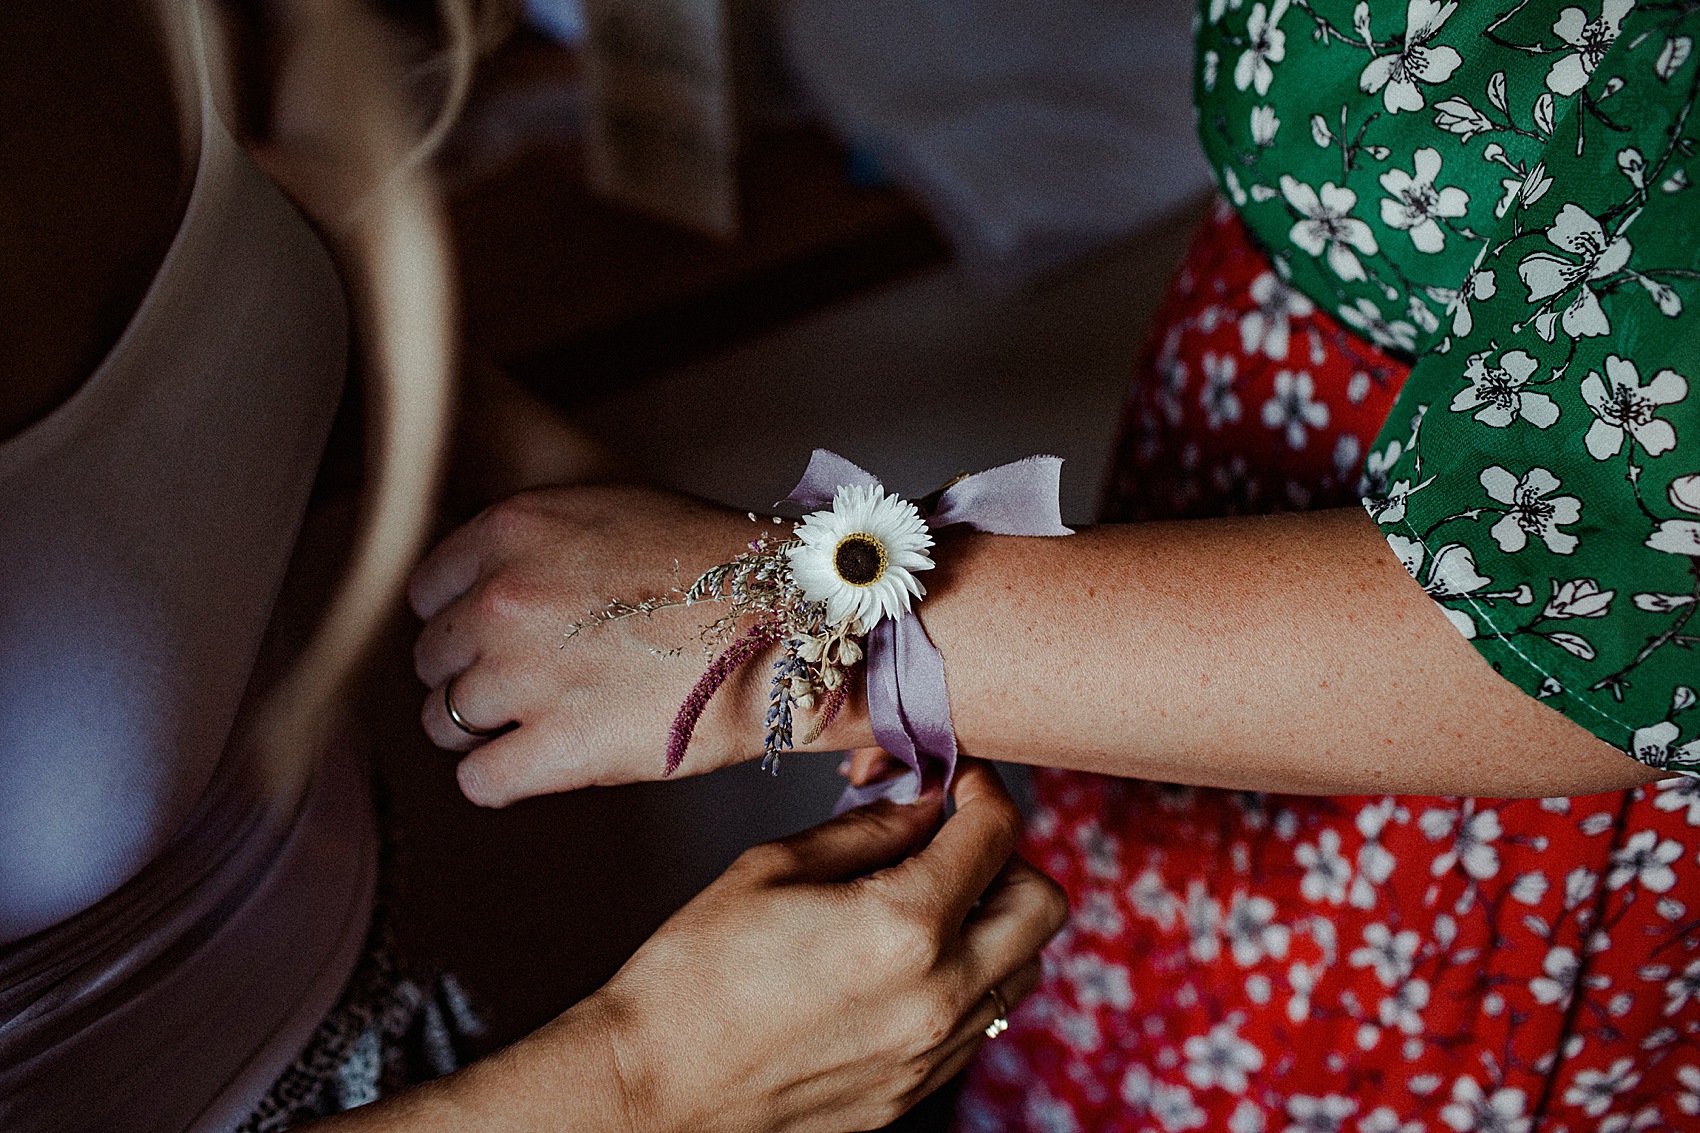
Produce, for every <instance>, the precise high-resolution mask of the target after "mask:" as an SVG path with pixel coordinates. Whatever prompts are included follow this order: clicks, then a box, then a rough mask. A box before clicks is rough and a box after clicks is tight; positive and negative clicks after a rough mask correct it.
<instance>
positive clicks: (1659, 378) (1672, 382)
mask: <svg viewBox="0 0 1700 1133" xmlns="http://www.w3.org/2000/svg"><path fill="white" fill-rule="evenodd" d="M1605 369H1606V378H1607V379H1608V381H1609V384H1608V381H1601V380H1600V375H1599V374H1597V373H1593V372H1590V373H1589V374H1588V376H1587V377H1585V378H1583V379H1582V400H1583V401H1585V402H1587V403H1588V408H1589V409H1592V410H1593V411H1594V423H1593V424H1592V425H1590V426H1589V427H1588V437H1587V445H1588V452H1589V453H1590V454H1592V456H1593V458H1594V459H1595V460H1610V459H1611V458H1612V457H1614V456H1616V455H1617V454H1618V453H1619V452H1621V451H1622V450H1623V437H1624V434H1625V433H1626V432H1627V433H1628V434H1629V436H1630V437H1631V438H1633V440H1634V442H1635V443H1636V444H1638V445H1640V446H1641V449H1642V451H1643V452H1645V453H1646V454H1647V455H1648V456H1658V455H1660V454H1661V453H1666V452H1669V451H1670V450H1671V449H1673V448H1675V447H1676V430H1675V429H1673V428H1672V427H1671V423H1670V422H1669V421H1666V420H1665V419H1664V418H1662V417H1660V416H1658V412H1659V410H1660V409H1662V408H1664V407H1665V406H1667V405H1674V404H1676V403H1677V402H1679V401H1681V400H1682V399H1683V398H1685V397H1687V396H1688V380H1687V379H1686V378H1684V377H1683V376H1682V375H1681V374H1679V373H1677V372H1676V371H1675V370H1660V371H1659V372H1658V373H1657V374H1655V375H1654V376H1653V380H1652V381H1650V382H1648V383H1647V384H1646V385H1645V386H1643V385H1642V384H1641V375H1640V374H1639V373H1637V372H1636V369H1635V363H1633V362H1631V361H1630V360H1629V359H1627V358H1619V357H1618V356H1617V355H1615V354H1608V355H1607V356H1606V366H1605Z"/></svg>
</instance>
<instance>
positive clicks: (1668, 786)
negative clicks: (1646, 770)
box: [1653, 775, 1700, 826]
mask: <svg viewBox="0 0 1700 1133" xmlns="http://www.w3.org/2000/svg"><path fill="white" fill-rule="evenodd" d="M1658 792H1659V793H1658V794H1657V795H1655V796H1654V797H1653V805H1654V806H1655V807H1657V808H1658V809H1660V810H1663V811H1681V812H1682V813H1683V817H1684V819H1685V820H1686V821H1687V823H1688V825H1690V826H1700V779H1696V778H1694V777H1693V776H1690V775H1678V776H1676V777H1675V778H1672V779H1661V780H1659V783H1658Z"/></svg>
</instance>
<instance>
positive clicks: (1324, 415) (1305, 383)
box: [1263, 370, 1328, 449]
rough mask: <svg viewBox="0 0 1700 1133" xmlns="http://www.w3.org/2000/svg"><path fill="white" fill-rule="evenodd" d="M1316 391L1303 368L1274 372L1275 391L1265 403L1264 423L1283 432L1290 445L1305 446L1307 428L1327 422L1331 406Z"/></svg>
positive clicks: (1317, 426)
mask: <svg viewBox="0 0 1700 1133" xmlns="http://www.w3.org/2000/svg"><path fill="white" fill-rule="evenodd" d="M1315 392H1316V384H1315V382H1314V381H1313V380H1312V378H1311V376H1310V375H1309V374H1308V373H1305V372H1304V371H1302V370H1301V371H1299V372H1298V373H1294V372H1293V371H1291V370H1282V371H1281V372H1280V373H1279V374H1276V375H1275V395H1274V396H1273V397H1271V398H1270V399H1269V400H1268V401H1266V402H1264V403H1263V423H1264V424H1265V425H1266V426H1268V427H1269V428H1271V429H1278V430H1280V431H1281V432H1282V433H1284V434H1285V436H1286V439H1287V447H1288V448H1292V449H1302V448H1304V447H1305V441H1306V439H1307V436H1306V432H1305V430H1306V429H1307V428H1310V429H1322V428H1326V427H1327V425H1328V406H1327V405H1326V404H1325V403H1323V402H1320V401H1317V400H1316V399H1315V397H1314V396H1313V395H1314V394H1315Z"/></svg>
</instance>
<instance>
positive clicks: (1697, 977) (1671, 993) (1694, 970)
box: [1665, 960, 1700, 1016]
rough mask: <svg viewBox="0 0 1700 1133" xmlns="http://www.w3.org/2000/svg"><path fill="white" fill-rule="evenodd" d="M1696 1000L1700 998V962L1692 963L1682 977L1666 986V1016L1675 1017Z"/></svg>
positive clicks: (1684, 970)
mask: <svg viewBox="0 0 1700 1133" xmlns="http://www.w3.org/2000/svg"><path fill="white" fill-rule="evenodd" d="M1696 998H1700V960H1695V961H1693V962H1691V963H1690V964H1689V965H1688V967H1686V968H1684V969H1683V970H1682V974H1681V975H1680V976H1677V977H1676V978H1675V979H1673V980H1671V981H1670V982H1669V983H1667V984H1665V1014H1666V1015H1667V1016H1669V1015H1675V1014H1676V1013H1677V1012H1678V1011H1681V1010H1682V1009H1683V1008H1684V1007H1686V1006H1688V1001H1689V1000H1690V999H1696Z"/></svg>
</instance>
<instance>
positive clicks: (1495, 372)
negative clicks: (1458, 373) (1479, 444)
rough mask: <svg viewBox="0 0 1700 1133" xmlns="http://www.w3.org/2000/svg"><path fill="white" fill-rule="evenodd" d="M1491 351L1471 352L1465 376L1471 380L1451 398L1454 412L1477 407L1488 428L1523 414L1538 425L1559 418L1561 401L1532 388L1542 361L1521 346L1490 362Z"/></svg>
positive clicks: (1477, 417) (1522, 416)
mask: <svg viewBox="0 0 1700 1133" xmlns="http://www.w3.org/2000/svg"><path fill="white" fill-rule="evenodd" d="M1490 356H1491V351H1485V350H1484V351H1481V352H1480V353H1477V354H1472V355H1470V359H1469V361H1468V362H1467V363H1466V364H1465V366H1464V376H1465V377H1466V378H1468V379H1469V381H1470V384H1469V385H1468V386H1467V387H1466V388H1464V389H1461V390H1459V391H1458V396H1457V397H1454V398H1453V399H1452V411H1453V412H1454V413H1468V412H1469V411H1470V410H1472V409H1473V410H1475V411H1476V414H1475V417H1476V420H1478V421H1480V422H1481V423H1482V424H1484V425H1487V426H1488V427H1489V428H1494V429H1503V428H1505V427H1506V426H1508V425H1510V424H1511V422H1513V421H1515V420H1517V419H1518V418H1519V417H1521V418H1522V419H1523V420H1525V421H1527V422H1529V423H1530V424H1531V425H1533V426H1535V428H1537V429H1545V428H1549V427H1551V425H1552V424H1553V422H1555V421H1557V420H1558V413H1559V411H1558V405H1557V403H1556V402H1554V401H1553V399H1552V398H1550V397H1548V396H1547V395H1546V394H1544V393H1542V392H1541V391H1540V390H1535V389H1530V388H1528V386H1529V379H1530V378H1532V377H1534V376H1535V371H1536V370H1538V369H1539V368H1540V363H1539V362H1537V361H1535V359H1534V357H1533V356H1532V355H1530V354H1528V353H1526V352H1524V351H1522V350H1507V351H1506V352H1505V354H1504V355H1503V356H1502V357H1501V358H1500V359H1499V363H1498V365H1489V364H1488V358H1489V357H1490Z"/></svg>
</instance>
